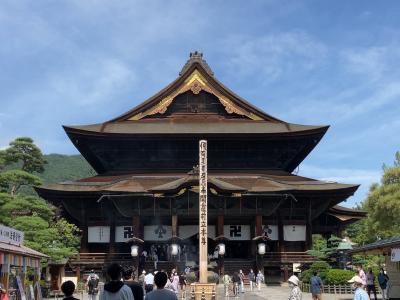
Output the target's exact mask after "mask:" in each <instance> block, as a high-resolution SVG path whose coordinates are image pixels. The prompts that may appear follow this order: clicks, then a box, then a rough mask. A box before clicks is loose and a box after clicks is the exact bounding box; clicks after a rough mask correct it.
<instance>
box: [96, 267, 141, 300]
mask: <svg viewBox="0 0 400 300" xmlns="http://www.w3.org/2000/svg"><path fill="white" fill-rule="evenodd" d="M107 275H108V277H109V278H110V279H111V281H110V282H108V283H106V284H105V285H104V291H103V293H102V294H101V295H100V300H134V298H133V294H132V290H131V289H130V288H129V287H128V286H127V285H125V284H124V283H123V282H122V281H121V276H122V268H121V266H120V265H119V264H116V263H112V264H111V265H110V266H109V267H108V268H107Z"/></svg>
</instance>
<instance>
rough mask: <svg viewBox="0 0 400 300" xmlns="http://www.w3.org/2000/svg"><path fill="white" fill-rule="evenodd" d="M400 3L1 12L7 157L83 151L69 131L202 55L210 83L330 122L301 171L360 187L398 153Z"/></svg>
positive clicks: (20, 4) (278, 111) (124, 4)
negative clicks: (22, 151)
mask: <svg viewBox="0 0 400 300" xmlns="http://www.w3.org/2000/svg"><path fill="white" fill-rule="evenodd" d="M399 11H400V2H398V1H385V2H384V3H382V2H380V1H297V0H296V1H283V0H279V1H278V0H277V1H204V0H203V1H95V0H85V1H82V0H76V1H72V0H71V1H12V0H10V1H7V0H3V1H1V2H0V41H1V43H0V70H1V71H0V104H1V105H0V147H5V146H7V144H8V142H9V141H10V140H12V139H13V138H15V137H17V136H31V137H33V138H34V140H35V141H36V142H37V144H38V145H39V146H40V147H41V148H42V149H43V151H44V152H45V153H65V154H73V153H77V151H76V150H75V149H74V147H73V145H72V144H71V143H70V141H69V139H68V138H67V136H66V135H65V133H64V131H63V130H62V128H61V125H62V124H69V125H72V124H88V123H96V122H102V121H105V120H108V119H111V118H112V117H114V116H116V115H119V114H121V113H122V112H125V111H126V110H128V109H130V108H132V107H133V106H135V105H137V104H138V103H140V102H142V101H143V100H145V99H146V98H148V97H149V96H151V95H153V94H154V93H156V92H157V91H158V90H160V89H161V88H163V87H164V86H165V85H166V84H168V83H169V82H171V81H172V80H174V79H175V78H176V77H177V75H178V73H179V71H180V69H181V67H182V66H183V64H184V63H185V62H186V60H187V59H188V55H189V52H190V51H192V50H200V51H202V52H204V57H205V59H206V60H207V62H208V63H209V65H210V66H211V68H212V69H213V70H214V73H215V75H216V77H217V78H218V79H219V80H220V81H222V82H223V83H224V84H226V85H227V86H228V87H230V88H231V89H232V90H234V91H235V92H236V93H237V94H239V95H241V96H242V97H244V98H245V99H247V100H248V101H250V102H252V103H253V104H255V105H256V106H258V107H260V108H262V109H263V110H264V111H266V112H268V113H270V114H272V115H274V116H276V117H278V118H280V119H283V120H285V121H288V122H291V123H300V124H329V125H331V128H330V129H329V131H328V133H327V134H326V136H325V138H324V139H323V140H322V141H321V143H320V144H319V145H318V146H317V148H316V149H315V150H314V151H313V152H312V153H311V154H310V155H309V157H308V158H307V159H306V160H305V161H304V162H303V163H302V164H301V165H300V169H299V174H300V175H305V176H310V177H314V178H318V179H324V180H333V181H339V182H344V183H359V184H362V186H361V188H360V189H359V191H358V192H357V194H356V195H355V196H354V197H352V198H350V199H349V200H348V201H347V203H345V205H346V206H352V205H353V204H354V203H355V202H360V201H362V200H363V199H364V198H365V196H366V193H367V191H368V187H369V185H370V184H371V183H372V182H378V181H379V178H380V176H381V173H382V164H383V163H386V164H391V163H392V161H393V159H394V153H395V152H396V151H397V150H400V147H399V132H400V118H399V115H400V30H399V28H400V17H399V14H398V12H399Z"/></svg>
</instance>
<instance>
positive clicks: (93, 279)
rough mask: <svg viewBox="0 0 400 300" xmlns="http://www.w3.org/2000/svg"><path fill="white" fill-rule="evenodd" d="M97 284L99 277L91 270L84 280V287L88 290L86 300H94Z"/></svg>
mask: <svg viewBox="0 0 400 300" xmlns="http://www.w3.org/2000/svg"><path fill="white" fill-rule="evenodd" d="M98 284H99V276H97V274H96V273H95V272H94V270H91V271H90V273H89V276H88V277H87V279H86V287H87V290H88V298H89V300H94V299H96V295H97V292H98V290H97V286H98Z"/></svg>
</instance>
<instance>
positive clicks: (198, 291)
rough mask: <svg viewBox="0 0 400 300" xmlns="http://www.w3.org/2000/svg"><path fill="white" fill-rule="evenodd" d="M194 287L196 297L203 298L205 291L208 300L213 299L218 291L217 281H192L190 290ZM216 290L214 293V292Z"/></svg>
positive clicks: (197, 298) (197, 299) (199, 299)
mask: <svg viewBox="0 0 400 300" xmlns="http://www.w3.org/2000/svg"><path fill="white" fill-rule="evenodd" d="M193 289H194V294H195V299H196V300H201V296H202V294H203V291H204V296H205V299H206V300H211V299H212V297H213V295H215V293H216V292H217V290H216V289H217V285H216V284H215V283H197V282H196V283H192V284H191V285H190V291H191V292H192V290H193ZM213 291H214V293H213Z"/></svg>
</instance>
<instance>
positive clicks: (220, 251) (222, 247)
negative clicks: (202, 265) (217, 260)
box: [217, 243, 225, 256]
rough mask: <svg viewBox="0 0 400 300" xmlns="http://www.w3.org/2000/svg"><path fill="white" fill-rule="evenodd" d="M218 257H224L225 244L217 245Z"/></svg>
mask: <svg viewBox="0 0 400 300" xmlns="http://www.w3.org/2000/svg"><path fill="white" fill-rule="evenodd" d="M217 247H218V255H220V256H223V255H225V244H223V243H221V244H218V246H217Z"/></svg>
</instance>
